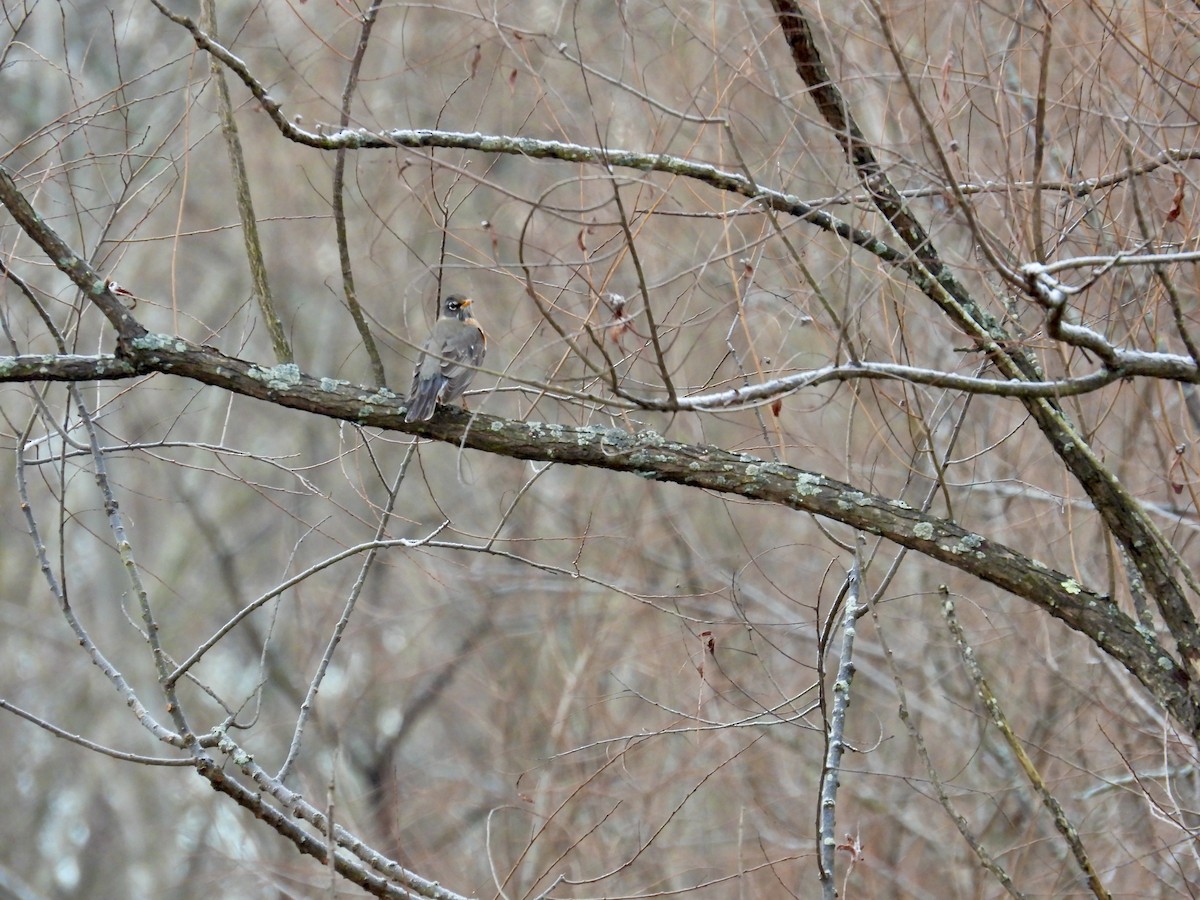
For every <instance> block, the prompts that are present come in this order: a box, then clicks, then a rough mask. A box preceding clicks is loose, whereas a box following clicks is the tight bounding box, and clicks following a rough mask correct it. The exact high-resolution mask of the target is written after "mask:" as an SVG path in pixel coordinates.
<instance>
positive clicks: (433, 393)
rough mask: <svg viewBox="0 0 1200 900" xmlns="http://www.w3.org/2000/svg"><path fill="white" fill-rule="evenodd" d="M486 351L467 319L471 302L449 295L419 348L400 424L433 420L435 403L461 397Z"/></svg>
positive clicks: (474, 324)
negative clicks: (419, 352) (402, 419)
mask: <svg viewBox="0 0 1200 900" xmlns="http://www.w3.org/2000/svg"><path fill="white" fill-rule="evenodd" d="M486 351H487V335H485V334H484V333H483V329H482V328H480V327H479V323H478V322H477V321H475V317H474V316H472V315H471V300H470V299H469V298H467V297H461V296H459V295H458V294H451V295H450V296H449V297H447V298H446V299H445V300H444V301H443V302H442V314H441V315H440V316H438V320H437V321H436V322H434V323H433V332H432V333H431V334H430V335H429V338H428V340H426V341H425V343H424V344H422V345H421V356H420V357H419V358H418V359H417V367H416V369H415V370H414V371H413V382H412V390H411V391H409V392H408V412H407V413H405V416H404V421H405V422H423V421H425V420H426V419H429V418H432V417H433V410H434V407H436V406H437V404H438V403H439V402H441V403H449V402H450V401H452V400H455V399H457V398H458V397H461V396H462V392H463V391H465V390H466V389H467V385H468V384H470V383H471V379H472V378H474V377H475V369H476V368H477V367H478V366H479V364H480V363H481V362H483V354H484V353H485V352H486Z"/></svg>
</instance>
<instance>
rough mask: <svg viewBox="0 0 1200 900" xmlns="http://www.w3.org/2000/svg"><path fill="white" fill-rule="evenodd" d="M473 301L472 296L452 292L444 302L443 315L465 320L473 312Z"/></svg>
mask: <svg viewBox="0 0 1200 900" xmlns="http://www.w3.org/2000/svg"><path fill="white" fill-rule="evenodd" d="M472 302H473V301H472V300H471V298H470V297H464V296H462V295H461V294H451V295H450V296H449V297H447V298H446V299H445V300H444V301H443V302H442V315H444V316H447V317H450V318H455V319H464V320H465V319H466V318H467V317H468V316H469V315H470V314H471V303H472Z"/></svg>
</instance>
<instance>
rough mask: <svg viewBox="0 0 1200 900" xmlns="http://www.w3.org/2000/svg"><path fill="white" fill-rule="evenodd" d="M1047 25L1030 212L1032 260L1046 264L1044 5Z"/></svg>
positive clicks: (1048, 37) (1044, 56) (1046, 58)
mask: <svg viewBox="0 0 1200 900" xmlns="http://www.w3.org/2000/svg"><path fill="white" fill-rule="evenodd" d="M1040 5H1041V6H1042V12H1043V14H1044V15H1045V19H1046V23H1045V26H1044V27H1043V29H1042V53H1041V65H1040V66H1039V67H1038V87H1037V108H1036V110H1035V112H1034V116H1033V179H1032V180H1033V211H1032V212H1031V214H1030V215H1031V217H1032V219H1033V221H1032V223H1031V224H1032V226H1033V228H1032V231H1031V234H1032V235H1033V258H1034V259H1036V260H1037V261H1038V262H1043V263H1044V262H1045V261H1046V240H1045V235H1044V234H1043V229H1042V170H1043V168H1044V167H1045V162H1046V82H1047V81H1048V80H1049V78H1050V48H1051V46H1052V44H1053V41H1052V31H1051V23H1052V21H1053V20H1052V19H1051V16H1050V10H1048V9H1046V7H1045V5H1044V4H1040Z"/></svg>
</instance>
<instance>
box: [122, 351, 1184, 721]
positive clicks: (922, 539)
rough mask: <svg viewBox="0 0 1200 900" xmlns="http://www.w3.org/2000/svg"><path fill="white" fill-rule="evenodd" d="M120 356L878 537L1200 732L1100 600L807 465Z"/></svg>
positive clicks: (328, 382) (292, 403)
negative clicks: (1063, 639) (992, 592)
mask: <svg viewBox="0 0 1200 900" xmlns="http://www.w3.org/2000/svg"><path fill="white" fill-rule="evenodd" d="M120 363H121V366H122V368H121V371H122V374H125V373H128V372H129V371H130V370H132V372H133V373H136V374H139V375H148V374H153V373H163V374H170V375H177V376H180V377H183V378H189V379H191V380H194V381H198V382H200V383H202V384H208V385H212V386H213V387H218V388H221V389H223V390H227V391H230V392H232V393H235V394H240V395H242V396H245V397H252V398H255V399H258V400H264V401H266V402H269V403H273V404H275V405H277V406H282V407H286V408H289V409H297V410H302V411H304V412H308V413H314V414H317V415H322V416H328V417H330V418H334V419H341V420H344V421H349V422H355V423H357V424H359V425H363V426H367V427H373V428H382V429H386V430H389V431H402V432H407V433H410V434H418V435H421V436H423V437H428V438H433V439H435V440H441V441H445V442H446V443H448V444H451V445H456V446H461V447H466V448H470V449H475V450H482V451H485V452H488V453H495V454H499V455H502V456H510V457H514V458H517V459H531V460H540V461H547V462H561V463H569V464H571V465H581V466H591V467H594V468H598V469H606V470H608V471H613V472H628V473H632V474H635V475H638V476H639V477H641V478H644V479H646V480H647V481H659V482H664V483H668V484H680V485H685V486H688V487H695V488H702V489H705V490H710V491H715V492H717V493H721V494H731V495H736V496H740V497H745V498H747V499H751V500H761V501H763V502H767V503H773V504H777V505H780V506H787V507H789V508H791V509H797V510H802V511H805V512H811V513H813V514H815V515H818V516H822V517H825V518H828V519H832V520H834V521H837V522H841V523H844V524H846V525H849V526H850V527H852V528H856V529H861V530H863V531H867V532H870V533H871V534H875V535H879V536H881V537H884V538H887V539H888V540H890V541H893V542H894V543H896V544H899V545H901V546H904V547H908V548H910V549H912V550H915V551H917V552H918V553H922V554H924V555H925V556H928V557H930V558H931V559H936V560H938V561H940V562H943V563H946V564H947V565H950V566H952V567H954V568H956V569H959V570H961V571H963V572H967V573H968V574H971V575H974V576H975V577H977V578H980V579H982V580H984V581H987V582H989V583H991V584H994V585H996V586H997V587H1000V588H1003V589H1004V590H1006V591H1010V592H1011V593H1014V594H1016V595H1017V596H1019V597H1022V598H1024V599H1026V600H1029V601H1030V602H1032V603H1034V604H1036V605H1037V606H1039V607H1041V608H1042V609H1044V610H1045V611H1046V612H1048V613H1050V614H1051V615H1053V616H1055V617H1056V618H1058V619H1061V620H1062V621H1063V622H1065V623H1066V624H1067V625H1069V626H1070V627H1071V628H1074V629H1075V630H1077V631H1079V632H1081V633H1082V634H1084V635H1086V636H1087V637H1088V638H1090V639H1091V640H1092V641H1093V642H1095V643H1096V645H1097V646H1099V647H1100V648H1101V649H1103V650H1104V651H1105V652H1107V653H1109V654H1110V655H1111V656H1113V657H1114V658H1115V659H1117V660H1118V661H1120V662H1121V664H1122V665H1124V666H1125V667H1126V668H1127V669H1128V670H1129V671H1130V672H1132V673H1133V674H1134V676H1135V677H1137V678H1138V680H1139V681H1141V682H1142V684H1143V685H1145V687H1146V688H1147V689H1148V690H1149V691H1150V692H1151V693H1152V694H1153V696H1154V697H1155V698H1156V699H1157V700H1158V701H1159V702H1160V703H1161V704H1162V705H1163V706H1164V707H1165V708H1167V709H1169V710H1170V711H1171V713H1172V715H1174V716H1175V718H1176V720H1177V721H1178V722H1179V723H1180V725H1181V726H1182V727H1183V728H1184V729H1185V730H1187V731H1188V732H1190V733H1193V734H1197V735H1200V711H1198V710H1197V708H1196V705H1195V704H1194V702H1193V701H1192V699H1191V697H1190V695H1189V693H1188V691H1187V685H1188V681H1189V680H1188V678H1187V676H1186V674H1185V673H1184V672H1183V671H1182V670H1181V669H1180V668H1179V667H1178V666H1177V665H1176V664H1175V662H1173V661H1172V659H1171V657H1170V655H1169V654H1168V653H1167V652H1166V651H1165V650H1164V648H1163V647H1161V646H1160V645H1159V644H1158V643H1157V642H1156V641H1155V640H1154V638H1153V636H1152V635H1149V634H1144V633H1143V632H1141V631H1139V630H1138V628H1137V627H1136V626H1135V623H1134V622H1133V620H1131V619H1130V618H1129V617H1128V616H1126V615H1125V614H1124V613H1122V612H1121V611H1120V609H1119V608H1118V607H1117V604H1116V603H1115V602H1114V601H1113V600H1112V599H1111V598H1110V597H1108V596H1105V595H1102V594H1099V593H1096V592H1094V591H1090V590H1087V589H1086V588H1084V587H1083V586H1082V585H1080V584H1079V582H1077V581H1076V580H1075V579H1074V578H1072V577H1070V576H1068V575H1064V574H1063V573H1061V572H1056V571H1054V570H1052V569H1050V568H1048V567H1046V566H1045V565H1043V564H1042V563H1039V562H1036V561H1035V560H1032V559H1030V558H1029V557H1026V556H1024V555H1023V554H1021V553H1018V552H1017V551H1015V550H1013V549H1011V548H1009V547H1006V546H1004V545H1003V544H999V543H996V542H994V541H991V540H988V539H987V538H985V537H983V536H982V535H979V534H975V533H973V532H970V531H968V530H966V529H964V528H961V527H960V526H959V525H957V524H955V523H954V522H950V521H947V520H945V519H940V518H938V517H936V516H932V515H928V514H925V513H922V512H920V511H918V510H914V509H911V508H909V507H908V506H907V505H906V504H904V503H902V502H900V501H894V500H890V499H888V498H886V497H881V496H878V495H874V494H869V493H866V492H864V491H861V490H858V489H857V488H855V487H853V486H852V485H849V484H844V483H842V482H838V481H834V480H832V479H830V478H826V477H824V476H823V475H820V474H818V473H816V472H808V471H805V470H803V469H798V468H794V467H792V466H785V465H781V464H779V463H773V462H768V461H766V460H763V459H760V458H758V457H755V456H749V455H746V454H741V453H732V452H729V451H727V450H722V449H720V448H717V447H707V446H703V445H695V444H687V443H682V442H679V441H671V440H667V439H666V438H664V437H662V436H661V435H659V434H657V433H655V432H652V431H643V432H639V433H637V434H631V433H629V432H627V431H621V430H619V429H615V428H605V427H602V426H582V427H580V426H568V425H557V424H547V423H542V422H516V421H511V420H508V419H502V418H498V417H493V416H487V415H483V414H479V413H474V414H472V413H467V412H463V411H459V410H457V409H452V408H447V409H444V410H443V411H442V412H441V413H440V414H439V415H437V416H435V417H434V419H433V420H431V421H429V422H415V423H406V422H405V421H404V412H405V409H404V406H403V399H402V398H400V397H398V396H396V395H395V394H393V393H392V392H391V391H388V390H386V389H371V388H365V387H361V386H357V385H352V384H348V383H347V382H344V381H337V380H334V379H331V378H314V377H312V376H310V375H306V374H304V373H303V372H301V371H300V369H299V367H298V366H295V365H291V364H288V365H279V366H271V367H264V366H260V365H257V364H255V363H252V362H247V361H246V360H242V359H237V358H235V357H231V356H226V355H225V354H223V353H220V352H218V351H216V350H213V349H211V348H208V347H201V346H198V345H196V344H193V343H191V342H189V341H187V340H185V339H183V338H180V337H173V336H170V335H158V334H148V335H145V336H143V337H140V338H136V339H134V340H133V341H131V342H130V344H129V347H128V349H127V351H126V352H125V354H124V355H123V357H122V359H121V360H120Z"/></svg>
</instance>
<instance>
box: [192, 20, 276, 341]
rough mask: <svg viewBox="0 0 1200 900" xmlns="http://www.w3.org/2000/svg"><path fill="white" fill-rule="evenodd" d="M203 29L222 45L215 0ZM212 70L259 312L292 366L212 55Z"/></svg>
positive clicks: (220, 70)
mask: <svg viewBox="0 0 1200 900" xmlns="http://www.w3.org/2000/svg"><path fill="white" fill-rule="evenodd" d="M201 18H202V20H203V27H204V29H205V31H207V32H208V33H209V34H210V35H211V36H212V38H213V40H215V41H219V40H220V39H221V38H220V35H219V34H218V33H217V5H216V2H215V0H203V3H202V7H201ZM208 65H209V70H210V71H211V72H212V77H213V80H214V81H215V82H216V85H217V98H218V106H219V107H220V115H221V133H222V134H224V136H225V147H226V149H227V150H228V151H229V165H230V168H232V169H233V189H234V193H235V194H236V195H237V205H238V214H239V215H240V216H241V219H242V238H243V239H244V241H245V244H246V262H247V263H249V265H250V281H251V283H252V284H253V285H254V296H255V299H257V301H258V308H259V311H260V312H262V316H263V321H264V322H265V323H266V326H267V333H268V334H269V335H271V346H272V348H273V349H274V351H275V359H276V361H278V362H281V363H290V362H292V361H293V359H294V357H293V355H292V348H291V345H290V344H288V339H287V335H286V334H284V330H283V323H282V322H280V321H279V316H278V315H277V314H276V313H275V304H274V302H273V301H272V299H271V286H270V284H269V283H268V281H267V263H266V260H265V259H264V257H263V252H262V243H261V242H260V241H259V238H258V219H256V218H255V216H254V202H253V200H252V199H251V197H250V176H249V175H248V174H247V173H246V160H245V158H244V157H243V155H242V141H241V138H240V137H239V136H238V130H237V120H236V119H235V118H234V116H233V101H232V100H230V98H229V85H228V83H227V82H226V81H225V67H224V66H223V65H222V64H221V63H220V62H219V61H218V60H217V58H216V57H215V56H212V55H211V54H210V55H209V57H208Z"/></svg>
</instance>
